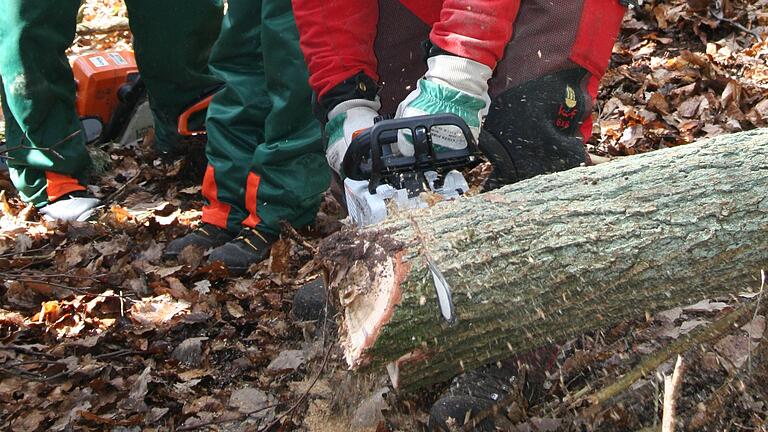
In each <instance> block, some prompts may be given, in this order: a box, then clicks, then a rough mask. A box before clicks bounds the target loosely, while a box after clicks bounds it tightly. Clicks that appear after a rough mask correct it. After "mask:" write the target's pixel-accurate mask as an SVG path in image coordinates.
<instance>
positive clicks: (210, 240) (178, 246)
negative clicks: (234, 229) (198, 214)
mask: <svg viewBox="0 0 768 432" xmlns="http://www.w3.org/2000/svg"><path fill="white" fill-rule="evenodd" d="M235 235H236V234H233V233H231V232H230V231H227V230H226V229H224V228H219V227H217V226H216V225H211V224H209V223H204V224H202V225H201V226H200V227H198V228H197V229H195V230H194V231H192V232H191V233H189V234H187V235H185V236H184V237H179V238H177V239H176V240H173V241H172V242H170V243H168V246H166V247H165V251H164V252H163V258H165V259H176V258H178V256H179V254H180V253H181V251H183V250H184V248H186V247H187V246H195V247H198V248H200V249H203V250H208V249H212V248H217V247H219V246H221V245H223V244H225V243H226V242H228V241H230V240H232V239H234V238H235Z"/></svg>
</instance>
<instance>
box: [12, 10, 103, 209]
mask: <svg viewBox="0 0 768 432" xmlns="http://www.w3.org/2000/svg"><path fill="white" fill-rule="evenodd" d="M79 5H80V2H79V1H78V0H60V1H51V0H0V11H2V12H1V13H0V76H1V77H2V92H0V93H2V99H3V113H4V116H5V121H6V141H7V147H8V149H9V151H8V167H9V170H10V175H11V180H12V181H13V183H14V185H15V186H16V188H17V189H18V190H19V194H20V195H21V198H22V199H23V200H25V201H27V202H31V203H32V204H34V205H35V206H36V207H42V206H45V205H47V204H49V203H51V202H53V201H55V200H56V199H59V198H61V197H65V196H67V195H68V194H70V193H72V192H76V191H83V190H85V186H84V185H85V184H86V181H87V178H88V171H89V168H90V158H89V156H88V151H87V150H86V148H85V142H84V136H83V134H82V132H81V131H80V121H79V119H78V116H77V113H76V111H75V82H74V78H73V76H72V70H71V69H70V67H69V62H68V61H67V57H66V55H65V54H64V52H65V51H66V49H67V48H68V47H69V45H70V44H71V42H72V40H73V38H74V34H75V24H76V16H77V10H78V6H79Z"/></svg>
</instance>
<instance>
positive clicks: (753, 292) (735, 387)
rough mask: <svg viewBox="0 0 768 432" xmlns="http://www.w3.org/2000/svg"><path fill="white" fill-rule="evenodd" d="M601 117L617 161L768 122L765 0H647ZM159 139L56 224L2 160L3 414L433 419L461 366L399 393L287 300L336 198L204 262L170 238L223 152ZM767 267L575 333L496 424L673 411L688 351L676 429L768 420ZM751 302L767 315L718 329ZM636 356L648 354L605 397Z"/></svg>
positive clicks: (109, 158) (93, 422)
mask: <svg viewBox="0 0 768 432" xmlns="http://www.w3.org/2000/svg"><path fill="white" fill-rule="evenodd" d="M81 12H82V13H81V15H80V19H81V21H82V22H83V23H84V24H88V25H93V26H99V25H100V24H99V23H100V22H109V21H110V20H114V19H115V18H114V17H125V16H126V12H125V9H124V6H123V4H122V2H119V1H115V0H87V1H86V2H85V3H84V5H83V6H82V10H81ZM129 41H130V34H129V33H128V32H127V31H115V32H109V33H98V32H96V33H93V34H89V35H84V34H80V35H78V36H77V38H76V41H75V44H74V46H73V48H72V49H71V52H70V54H71V55H76V54H79V53H83V52H87V51H89V50H95V49H96V50H103V49H127V48H129V46H130V44H129ZM594 116H595V119H596V120H597V121H596V122H595V125H594V129H593V132H594V135H593V137H592V139H591V140H590V141H589V143H588V147H589V150H590V152H592V153H593V154H597V155H601V156H604V157H607V158H615V157H624V156H628V155H632V154H635V153H642V152H648V151H653V150H657V149H660V148H664V147H670V146H677V145H684V144H686V143H690V142H692V141H694V140H697V139H701V138H706V137H712V136H716V135H719V134H726V133H732V132H737V131H741V130H748V129H753V128H756V127H765V126H768V0H759V1H755V0H751V1H750V0H741V1H739V0H730V1H727V0H722V1H718V2H709V1H696V0H668V1H657V2H650V3H649V2H646V3H645V4H644V5H643V6H642V7H640V8H638V9H634V10H631V11H630V12H628V13H627V15H626V17H625V21H624V27H623V30H622V32H621V35H620V39H619V41H618V42H617V44H616V46H615V48H614V52H613V56H612V63H611V68H610V70H609V71H608V73H607V74H606V76H605V77H604V78H603V81H602V86H601V90H600V94H599V101H598V104H597V106H596V107H595V113H594ZM2 131H3V127H2V118H1V117H0V137H2V133H3V132H2ZM151 141H152V138H151V136H149V137H147V138H145V139H144V140H142V141H140V142H137V143H136V144H135V145H133V146H129V147H122V148H121V147H118V146H116V145H105V146H102V147H100V148H94V149H92V153H93V155H94V157H95V160H96V161H97V165H98V168H99V169H98V172H99V174H98V176H97V177H95V178H94V180H93V185H92V186H90V189H91V191H92V192H93V193H94V194H96V195H97V196H99V197H102V198H105V200H106V201H107V202H108V205H107V207H106V208H105V210H104V212H103V213H102V214H101V216H100V217H99V219H98V221H96V222H90V223H73V224H51V223H46V222H43V221H41V220H40V218H39V216H38V215H37V213H36V212H35V211H34V209H32V208H30V207H27V206H25V205H24V203H23V202H21V201H20V200H19V198H18V197H17V196H16V195H15V192H14V189H13V187H12V185H11V183H10V179H9V176H8V173H7V171H2V170H0V190H1V191H2V192H0V402H1V403H0V428H2V429H3V430H14V431H21V432H33V431H43V430H51V431H65V430H105V429H110V430H121V431H138V430H147V431H151V430H175V431H183V430H227V431H240V430H243V431H245V430H248V431H268V430H269V431H288V430H308V431H326V430H328V431H336V430H345V429H348V430H374V431H379V432H383V431H395V430H402V431H412V430H421V429H424V427H425V424H426V419H427V413H428V410H429V407H430V405H431V403H432V402H434V400H435V399H436V398H437V397H438V396H439V394H440V392H441V391H442V390H443V389H444V387H445V386H444V385H443V386H437V387H435V388H431V389H427V390H424V391H422V392H420V393H418V394H397V393H395V392H393V391H389V390H388V388H387V384H388V383H387V381H386V379H384V378H383V377H382V376H377V375H372V376H368V375H366V376H360V375H353V374H351V373H349V372H348V371H346V369H345V365H344V363H343V360H342V358H341V356H340V351H339V350H338V349H337V347H335V345H334V340H335V339H334V331H335V330H334V320H333V317H328V318H327V319H325V320H320V321H319V322H294V321H293V320H292V319H291V317H290V310H291V306H292V299H293V295H294V293H295V292H296V289H297V288H298V287H300V286H301V285H303V284H305V283H307V282H308V281H311V280H312V279H313V278H316V277H317V274H318V273H319V270H318V265H317V264H316V263H315V261H314V260H313V258H314V253H315V251H316V246H317V244H318V243H319V242H320V241H321V240H322V238H324V237H325V236H327V235H329V234H330V233H332V232H334V231H336V230H338V229H339V228H340V226H341V224H340V223H339V220H338V219H339V214H340V208H339V205H338V204H337V203H336V202H335V201H334V200H333V199H332V198H331V197H330V196H326V198H325V200H324V203H323V206H322V208H321V212H320V215H319V217H318V221H317V222H316V223H315V224H314V225H313V226H311V227H309V228H307V229H305V230H302V231H301V232H299V233H295V232H293V233H290V235H284V236H283V238H282V239H281V240H280V241H279V242H278V243H277V244H275V246H274V247H273V249H272V255H271V258H269V259H268V260H267V261H266V262H264V263H262V264H259V265H257V266H254V267H253V268H252V269H251V271H250V274H249V275H248V276H247V277H240V278H232V277H229V276H228V275H227V272H226V271H225V270H224V269H222V268H221V267H220V266H218V265H216V264H213V265H211V264H207V263H206V260H205V255H204V252H203V251H194V250H191V249H189V250H187V251H185V253H184V254H182V256H181V257H180V259H179V260H178V262H173V263H168V262H164V261H163V260H162V258H161V256H162V252H163V249H164V247H165V245H166V244H167V243H168V242H169V241H170V240H172V239H174V238H176V237H178V236H180V235H183V234H184V233H186V232H188V231H189V230H190V229H191V227H193V226H194V225H195V224H197V223H199V221H200V214H201V213H200V209H201V207H202V205H203V201H202V196H201V194H200V183H201V177H202V168H203V167H204V166H205V161H204V157H203V156H202V155H203V152H202V147H201V146H200V145H198V146H194V147H192V148H190V150H189V154H188V155H187V157H186V158H185V159H184V160H183V161H181V160H180V161H178V162H177V163H176V164H175V165H174V166H173V167H172V168H171V169H167V167H165V166H162V165H160V164H159V163H158V161H157V160H156V157H155V155H154V154H153V152H152V150H151V147H152V146H151ZM481 171H482V170H481ZM760 193H762V192H760ZM596 223H599V221H596ZM760 276H761V275H755V284H754V286H750V287H734V292H733V295H732V296H729V297H725V298H711V299H702V301H701V302H700V303H697V304H696V305H690V306H687V307H681V308H676V309H672V310H669V311H665V312H663V313H657V314H647V315H646V316H644V317H642V316H641V317H631V319H628V320H627V321H626V322H624V323H622V324H620V325H618V326H616V327H614V328H609V329H603V330H600V331H595V332H592V333H590V334H585V335H582V336H580V337H578V338H575V339H573V340H570V341H563V344H562V346H561V349H560V351H559V356H558V361H557V367H556V368H555V369H554V370H552V371H550V372H549V373H548V374H547V377H546V379H545V382H544V383H543V384H542V389H543V390H544V391H543V397H542V398H541V399H539V400H537V401H531V402H528V401H523V400H522V399H521V400H518V401H516V402H515V403H514V404H511V405H509V406H504V407H499V408H500V410H499V414H497V415H499V416H502V417H503V418H502V417H499V424H502V425H504V426H503V427H504V429H505V430H513V431H550V432H551V431H576V430H596V431H631V430H642V429H644V428H648V429H647V430H657V429H658V428H659V425H660V422H661V415H662V411H663V403H662V399H663V392H664V384H663V383H664V376H665V375H669V374H671V373H672V369H673V367H674V364H675V360H676V355H677V354H678V353H679V354H681V355H682V358H683V363H684V365H685V368H684V372H683V380H682V387H681V392H680V394H679V400H678V410H677V421H678V430H689V431H693V430H697V431H698V430H702V431H721V430H729V431H730V430H733V431H737V430H738V431H741V430H744V431H753V430H762V431H766V430H768V406H766V402H767V401H768V351H766V346H768V344H767V343H766V340H765V318H764V316H763V315H762V313H759V310H758V309H757V307H758V305H759V303H760V297H761V292H762V287H761V277H760ZM763 279H764V278H763ZM765 302H768V299H763V304H765ZM744 311H746V312H744ZM734 314H741V316H742V318H743V317H745V316H747V315H748V318H747V319H742V323H741V324H740V325H739V326H733V325H730V326H726V330H725V331H718V332H715V329H717V328H718V327H719V326H720V327H721V326H722V323H723V322H724V321H723V320H728V319H731V318H732V317H733V316H734ZM702 334H703V335H705V336H708V337H707V338H706V339H707V341H705V342H701V341H700V340H699V339H700V338H702V337H703V336H702ZM688 341H690V343H689V342H688ZM676 344H677V345H676ZM678 345H679V346H680V347H678V349H670V347H672V348H675V347H677V346H678ZM638 368H644V372H645V373H643V374H639V376H638V378H637V379H636V380H634V381H632V382H629V383H627V384H626V385H624V386H619V387H620V389H619V390H618V391H617V393H616V394H614V395H611V397H606V398H605V399H600V397H602V396H604V395H605V393H598V392H599V391H600V390H601V389H606V388H609V386H610V385H611V384H614V383H617V382H619V378H620V377H622V376H627V375H628V373H629V372H630V371H633V370H637V369H638ZM619 383H621V382H619ZM596 398H597V399H600V400H601V403H599V404H595V403H594V402H595V400H596ZM382 409H383V413H382V412H380V411H381V410H382Z"/></svg>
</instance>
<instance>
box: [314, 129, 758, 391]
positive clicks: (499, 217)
mask: <svg viewBox="0 0 768 432" xmlns="http://www.w3.org/2000/svg"><path fill="white" fill-rule="evenodd" d="M766 192H768V129H762V130H756V131H751V132H745V133H739V134H733V135H728V136H722V137H717V138H714V139H711V140H705V141H702V142H699V143H694V144H691V145H687V146H683V147H678V148H673V149H668V150H662V151H658V152H654V153H650V154H645V155H639V156H633V157H629V158H624V159H622V160H620V161H615V162H613V163H610V164H603V165H600V166H596V167H586V168H578V169H574V170H570V171H568V172H563V173H557V174H553V175H546V176H541V177H538V178H535V179H531V180H528V181H525V182H521V183H518V184H515V185H511V186H507V187H505V188H503V189H500V190H498V191H493V192H490V193H485V194H480V195H478V196H474V197H471V198H465V199H461V200H458V201H454V202H448V203H440V204H438V205H436V206H434V207H432V208H429V209H425V210H422V211H418V212H415V213H412V214H410V215H401V217H393V218H391V219H390V220H388V221H387V222H385V223H384V224H382V225H379V226H376V227H373V228H370V229H367V230H364V231H356V230H345V231H342V232H340V233H337V234H336V235H335V236H332V237H330V238H328V239H327V240H326V241H325V242H324V243H323V244H322V245H321V250H320V255H321V256H322V257H324V259H325V260H326V263H327V265H328V266H327V270H328V278H329V281H330V289H331V292H332V293H333V297H334V298H335V299H336V300H338V303H339V307H340V309H339V310H340V311H341V313H340V319H341V322H340V342H341V345H342V347H343V350H344V354H345V356H346V359H347V362H348V363H349V366H350V367H351V368H352V369H370V368H378V367H384V366H386V367H387V370H388V371H389V374H390V377H391V379H392V382H393V384H394V385H395V386H396V387H400V388H406V389H412V388H415V387H420V386H424V385H428V384H430V383H434V382H438V381H442V380H446V379H449V378H450V377H451V376H453V375H456V374H458V373H460V372H461V371H463V370H466V369H470V368H474V367H477V366H480V365H483V364H487V363H489V362H492V361H496V360H500V359H503V358H506V357H509V356H510V355H513V354H516V353H521V352H525V351H528V350H531V349H534V348H536V347H539V346H542V345H546V344H548V343H551V342H555V341H562V340H565V339H567V338H569V337H573V336H574V335H578V334H581V333H583V332H585V331H588V330H593V329H597V328H601V327H605V326H609V325H611V324H614V323H617V322H620V321H622V320H626V319H628V318H631V317H637V316H643V314H644V313H645V312H654V311H658V310H662V309H665V308H669V307H673V306H679V305H684V304H691V303H695V302H697V301H699V300H701V299H705V298H711V297H713V296H719V295H728V294H732V295H736V294H738V293H739V292H742V291H744V290H750V289H755V288H756V286H757V287H759V280H758V279H759V276H760V270H761V269H762V268H768V194H767V193H766ZM428 261H431V262H432V263H433V264H434V267H436V268H437V269H438V270H439V271H440V272H441V273H442V275H443V277H444V279H445V281H446V282H447V284H448V285H449V287H450V290H451V295H452V305H453V308H454V311H455V319H454V320H453V321H448V320H446V319H444V318H443V315H442V314H441V309H440V307H439V306H438V297H437V294H436V289H435V283H436V281H439V278H435V277H433V275H432V273H431V272H430V266H429V265H428Z"/></svg>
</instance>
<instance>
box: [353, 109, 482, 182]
mask: <svg viewBox="0 0 768 432" xmlns="http://www.w3.org/2000/svg"><path fill="white" fill-rule="evenodd" d="M435 126H455V127H457V128H458V129H460V130H461V132H462V134H463V135H464V139H465V140H466V141H467V146H466V147H465V148H462V149H459V150H453V149H447V148H445V147H442V148H440V149H439V151H438V149H437V148H435V145H434V144H433V142H432V133H431V131H432V128H434V127H435ZM401 130H408V131H410V134H411V137H412V139H413V148H414V153H413V156H404V155H401V154H395V152H394V151H393V145H394V144H396V143H397V139H398V132H399V131H401ZM479 154H480V153H479V150H478V146H477V142H476V141H475V139H474V136H473V135H472V132H471V131H470V129H469V127H468V126H467V124H466V122H465V121H464V120H463V119H462V118H461V117H459V116H457V115H455V114H431V115H424V116H417V117H406V118H398V119H384V118H381V117H380V118H378V119H376V122H375V123H374V125H373V127H371V128H369V129H366V130H365V131H363V132H361V133H360V134H359V135H357V136H356V137H355V138H354V139H353V140H352V143H351V144H350V146H349V149H348V150H347V152H346V154H345V155H344V161H343V162H342V169H343V171H344V174H345V175H346V176H347V177H349V178H351V179H352V180H367V181H368V182H369V184H368V191H369V192H370V193H371V194H375V193H376V188H377V187H378V186H379V185H381V184H389V185H391V186H393V187H395V188H396V189H406V190H408V194H409V196H413V195H415V194H418V193H419V192H421V191H424V190H425V188H424V185H425V184H427V180H426V178H425V176H424V173H425V172H427V171H434V172H436V173H437V174H438V179H437V180H436V185H435V187H441V181H442V176H443V174H445V173H447V172H448V171H450V170H454V169H460V168H464V167H467V166H471V165H473V164H475V163H476V162H477V156H478V155H479Z"/></svg>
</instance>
